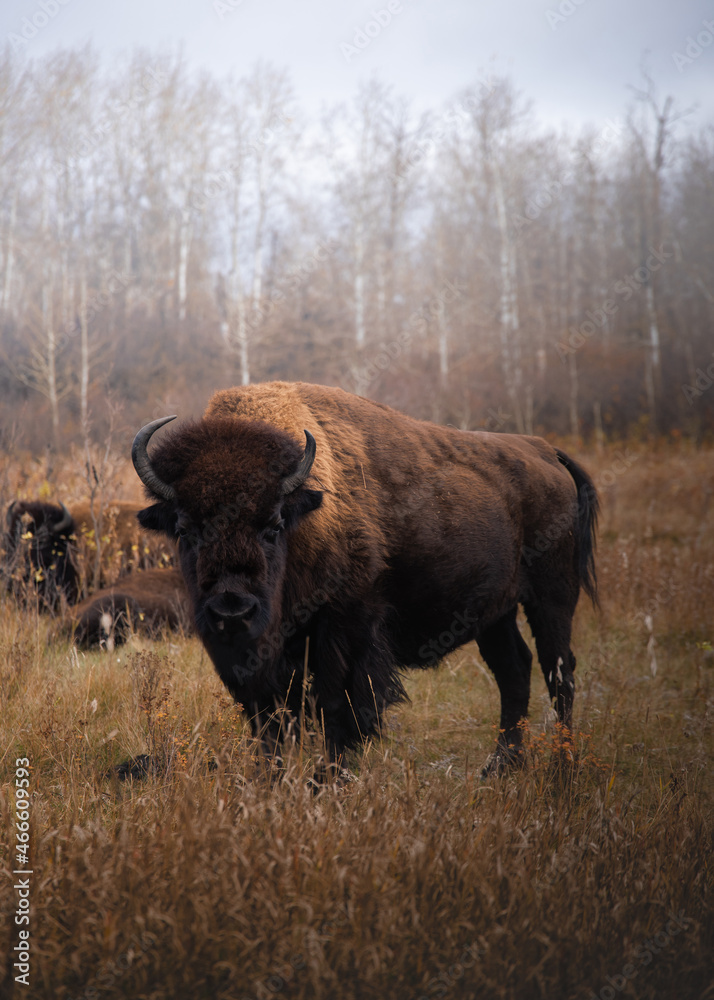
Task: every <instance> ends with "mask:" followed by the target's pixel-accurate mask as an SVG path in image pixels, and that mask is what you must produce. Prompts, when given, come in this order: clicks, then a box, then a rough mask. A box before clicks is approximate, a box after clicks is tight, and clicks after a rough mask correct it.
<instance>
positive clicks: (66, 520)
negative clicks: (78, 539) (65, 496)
mask: <svg viewBox="0 0 714 1000" xmlns="http://www.w3.org/2000/svg"><path fill="white" fill-rule="evenodd" d="M60 507H61V508H62V518H61V520H59V521H58V522H57V524H51V525H50V531H51V532H52V534H53V535H62V534H63V533H64V532H65V531H67V529H68V528H71V526H72V524H73V523H74V521H73V518H72V515H71V514H70V512H69V511H68V510H67V508H66V507H65V505H64V504H63V503H62V501H61V500H60Z"/></svg>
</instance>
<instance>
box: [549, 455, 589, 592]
mask: <svg viewBox="0 0 714 1000" xmlns="http://www.w3.org/2000/svg"><path fill="white" fill-rule="evenodd" d="M555 452H556V454H557V456H558V461H559V462H560V463H561V465H564V466H565V468H566V469H567V470H568V472H569V473H570V475H571V476H572V477H573V482H574V483H575V487H576V489H577V491H578V519H577V525H576V530H575V535H576V539H575V541H576V549H575V559H576V565H577V573H578V579H579V580H580V585H581V586H582V588H583V590H584V591H585V593H586V594H588V596H589V597H590V600H591V601H592V602H593V604H594V605H595V606H596V607H597V605H598V596H597V576H596V573H595V529H596V527H597V519H598V514H599V512H600V500H599V498H598V495H597V490H596V489H595V483H594V482H593V481H592V479H591V478H590V476H589V475H588V473H587V472H586V471H585V469H583V467H582V466H581V465H578V463H577V462H575V461H573V459H572V458H571V457H570V456H569V455H566V454H565V452H564V451H561V450H560V448H556V449H555Z"/></svg>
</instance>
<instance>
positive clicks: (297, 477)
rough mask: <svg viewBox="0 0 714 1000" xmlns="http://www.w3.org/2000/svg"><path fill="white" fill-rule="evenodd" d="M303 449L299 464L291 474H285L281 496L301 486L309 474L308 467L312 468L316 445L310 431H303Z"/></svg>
mask: <svg viewBox="0 0 714 1000" xmlns="http://www.w3.org/2000/svg"><path fill="white" fill-rule="evenodd" d="M305 441H306V444H305V451H304V452H303V456H302V458H301V459H300V464H299V465H298V467H297V469H296V470H295V472H293V474H292V475H291V476H287V477H286V478H285V479H284V480H283V483H282V486H281V487H280V492H281V493H282V494H283V496H287V495H288V493H293V492H294V491H295V490H296V489H297V488H298V486H302V484H303V483H304V482H305V480H306V479H307V477H308V476H309V475H310V469H312V463H313V462H314V461H315V453H316V452H317V445H316V444H315V438H314V437H313V436H312V434H311V433H310V431H305Z"/></svg>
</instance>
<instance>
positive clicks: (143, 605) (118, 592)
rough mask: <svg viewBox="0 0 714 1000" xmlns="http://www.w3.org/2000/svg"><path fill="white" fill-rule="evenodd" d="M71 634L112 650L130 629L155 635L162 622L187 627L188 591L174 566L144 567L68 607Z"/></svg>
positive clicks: (84, 642)
mask: <svg viewBox="0 0 714 1000" xmlns="http://www.w3.org/2000/svg"><path fill="white" fill-rule="evenodd" d="M71 615H72V620H73V622H74V638H75V641H76V642H77V644H78V645H81V646H96V645H100V646H104V647H105V648H106V649H109V650H112V649H114V647H115V646H116V645H119V644H120V643H122V642H124V641H125V639H126V637H127V635H128V633H129V632H130V631H132V630H133V631H136V632H140V633H142V634H144V635H147V636H155V635H157V634H158V633H159V632H160V631H161V630H162V629H163V628H164V626H168V627H169V628H179V627H188V625H189V622H190V610H189V601H188V594H187V592H186V587H185V584H184V582H183V577H182V575H181V573H180V571H179V570H178V569H147V570H142V571H140V572H138V573H132V574H130V575H129V576H125V577H123V578H122V579H121V580H118V581H117V583H116V584H114V586H113V587H107V588H105V589H104V590H99V591H96V592H95V593H94V594H92V595H91V596H90V597H87V598H86V599H85V600H84V601H81V602H80V603H79V604H77V605H76V606H75V607H74V608H72V612H71Z"/></svg>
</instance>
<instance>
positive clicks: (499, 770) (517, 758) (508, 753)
mask: <svg viewBox="0 0 714 1000" xmlns="http://www.w3.org/2000/svg"><path fill="white" fill-rule="evenodd" d="M524 764H525V760H524V757H523V751H522V750H520V749H518V750H517V749H516V748H515V747H498V748H497V749H496V750H494V752H493V753H492V754H491V756H490V757H489V758H488V760H487V761H486V763H485V764H484V766H483V767H482V768H481V777H482V778H500V777H502V776H503V775H505V774H509V773H510V772H511V771H515V770H518V769H520V768H522V767H523V766H524Z"/></svg>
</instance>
